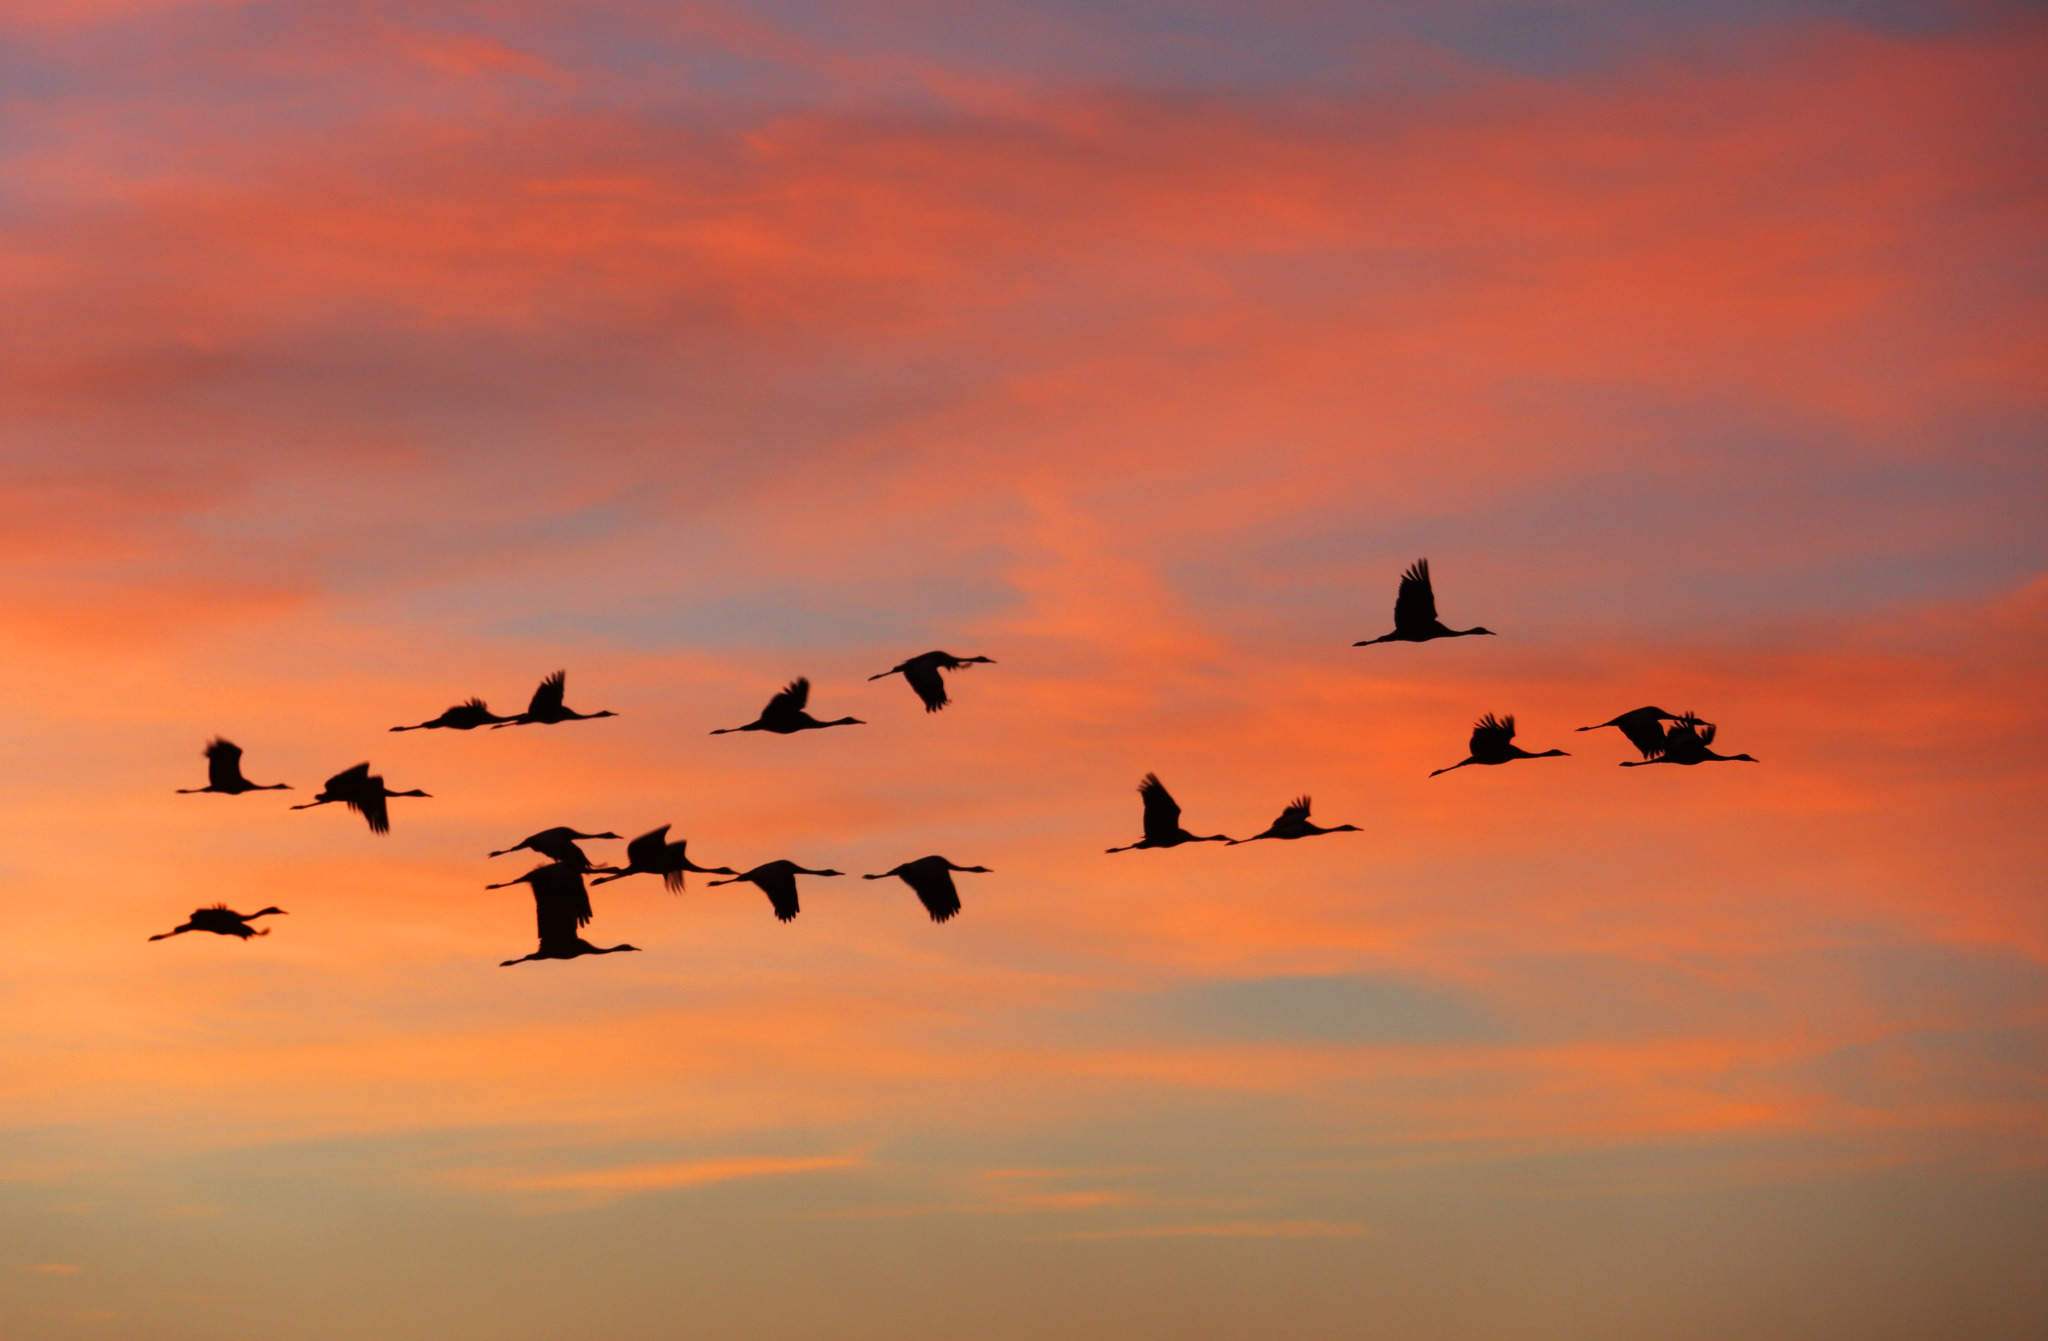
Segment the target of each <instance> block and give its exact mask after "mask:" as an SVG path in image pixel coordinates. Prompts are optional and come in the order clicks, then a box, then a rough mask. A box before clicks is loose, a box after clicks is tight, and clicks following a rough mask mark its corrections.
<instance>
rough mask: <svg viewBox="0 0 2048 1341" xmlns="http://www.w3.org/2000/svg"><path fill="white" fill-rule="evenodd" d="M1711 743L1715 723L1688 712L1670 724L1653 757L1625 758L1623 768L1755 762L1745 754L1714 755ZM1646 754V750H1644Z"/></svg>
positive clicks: (1712, 741)
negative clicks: (1702, 719)
mask: <svg viewBox="0 0 2048 1341" xmlns="http://www.w3.org/2000/svg"><path fill="white" fill-rule="evenodd" d="M1713 743H1714V724H1713V723H1712V722H1702V721H1700V719H1699V718H1697V717H1694V716H1693V715H1692V714H1690V713H1687V714H1686V715H1685V716H1684V717H1681V718H1679V719H1678V720H1677V721H1675V722H1673V723H1672V724H1671V729H1670V730H1669V731H1667V732H1665V733H1664V741H1663V744H1662V746H1661V748H1659V749H1658V750H1657V752H1656V754H1655V756H1653V757H1652V758H1648V759H1624V760H1622V763H1621V766H1622V767H1623V768H1642V767H1644V766H1646V765H1648V764H1732V763H1737V762H1740V763H1745V764H1753V763H1756V762H1758V761H1757V760H1755V759H1752V758H1751V757H1750V756H1748V755H1746V754H1715V753H1714V752H1713V751H1712V750H1710V749H1708V748H1707V747H1708V746H1709V745H1712V744H1713ZM1646 753H1647V751H1646Z"/></svg>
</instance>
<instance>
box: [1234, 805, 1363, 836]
mask: <svg viewBox="0 0 2048 1341" xmlns="http://www.w3.org/2000/svg"><path fill="white" fill-rule="evenodd" d="M1309 805H1310V802H1309V799H1308V798H1307V797H1306V796H1297V797H1295V798H1294V801H1293V802H1292V804H1290V805H1289V806H1288V807H1287V809H1285V810H1283V811H1281V812H1280V818H1278V819H1276V820H1274V821H1273V822H1272V823H1271V824H1270V825H1268V826H1266V831H1265V832H1264V833H1255V834H1253V835H1252V836H1251V837H1250V838H1233V839H1231V842H1233V843H1256V842H1258V841H1259V840H1260V839H1261V838H1313V837H1315V836H1316V835H1317V834H1319V833H1363V832H1364V830H1363V829H1360V828H1359V827H1358V826H1357V825H1356V824H1339V825H1338V826H1336V827H1335V828H1333V829H1325V828H1322V827H1321V826H1319V825H1317V824H1313V823H1311V822H1310V821H1309V817H1308V810H1309Z"/></svg>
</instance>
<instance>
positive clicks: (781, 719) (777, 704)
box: [711, 676, 867, 736]
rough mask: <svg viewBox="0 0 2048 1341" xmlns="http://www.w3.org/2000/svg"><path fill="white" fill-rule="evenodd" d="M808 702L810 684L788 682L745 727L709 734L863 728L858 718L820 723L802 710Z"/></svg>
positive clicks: (798, 679) (800, 679) (725, 727)
mask: <svg viewBox="0 0 2048 1341" xmlns="http://www.w3.org/2000/svg"><path fill="white" fill-rule="evenodd" d="M810 701H811V682H810V681H809V680H807V679H805V678H804V677H803V676H798V677H797V678H796V679H794V680H791V681H790V682H789V684H788V686H787V687H785V688H784V689H783V691H782V692H781V693H779V694H777V695H776V696H775V697H774V698H771V699H769V700H768V706H767V707H765V708H763V709H761V715H760V716H759V717H757V718H755V719H754V720H753V721H751V722H748V723H747V724H746V725H745V726H722V727H720V728H718V729H717V730H716V731H713V732H712V733H711V734H712V735H714V736H723V735H729V734H730V733H732V732H734V731H773V732H774V733H775V734H776V735H778V736H787V735H791V734H793V733H795V732H798V731H812V730H817V729H820V728H823V727H828V726H866V725H867V723H866V722H863V721H862V720H861V719H860V718H858V717H842V718H840V719H839V720H838V721H836V722H821V721H819V720H818V719H817V718H815V717H813V716H811V715H810V714H809V713H807V712H805V711H804V705H805V704H806V703H809V702H810Z"/></svg>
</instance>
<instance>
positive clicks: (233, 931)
mask: <svg viewBox="0 0 2048 1341" xmlns="http://www.w3.org/2000/svg"><path fill="white" fill-rule="evenodd" d="M272 913H276V914H277V915H278V916H280V917H282V916H284V915H285V912H284V909H282V908H264V909H261V910H259V911H257V912H253V913H238V912H236V911H235V910H234V909H232V908H230V907H228V906H227V905H226V904H225V903H216V904H214V905H213V907H211V908H194V909H193V910H192V916H191V917H189V918H187V919H185V924H184V925H183V926H179V927H172V928H171V929H170V930H169V931H166V932H164V933H163V934H162V935H160V936H151V937H150V939H151V940H153V941H161V940H167V939H169V938H170V937H172V936H179V935H183V934H184V933H185V932H188V931H210V932H212V933H213V934H214V935H216V936H240V937H241V938H242V939H243V940H245V941H246V940H248V939H249V938H250V937H251V936H268V935H269V934H270V928H269V927H265V928H263V930H261V931H258V930H256V929H255V928H254V927H252V926H250V925H249V924H250V923H251V922H254V921H255V920H256V919H257V918H259V917H268V916H270V915H271V914H272Z"/></svg>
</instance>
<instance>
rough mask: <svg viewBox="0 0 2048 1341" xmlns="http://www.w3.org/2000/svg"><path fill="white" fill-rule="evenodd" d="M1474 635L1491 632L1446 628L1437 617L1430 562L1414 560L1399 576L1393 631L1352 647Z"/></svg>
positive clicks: (1421, 641) (1488, 630)
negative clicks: (1430, 580)
mask: <svg viewBox="0 0 2048 1341" xmlns="http://www.w3.org/2000/svg"><path fill="white" fill-rule="evenodd" d="M1475 633H1484V634H1489V635H1490V634H1492V633H1493V630H1492V629H1453V628H1446V627H1445V626H1444V622H1443V621H1442V620H1440V619H1438V618H1437V617H1436V592H1435V590H1434V589H1433V588H1431V586H1430V585H1429V560H1428V559H1417V560H1416V561H1415V562H1414V563H1413V564H1411V565H1409V568H1408V571H1407V572H1405V573H1403V574H1401V589H1400V591H1399V592H1397V593H1396V594H1395V596H1394V631H1393V632H1392V633H1383V634H1381V635H1380V636H1379V637H1377V638H1367V639H1366V640H1365V641H1363V642H1357V643H1353V644H1351V645H1352V646H1353V647H1371V646H1372V645H1373V644H1374V643H1426V642H1428V641H1430V639H1432V638H1469V637H1471V636H1472V635H1473V634H1475Z"/></svg>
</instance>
